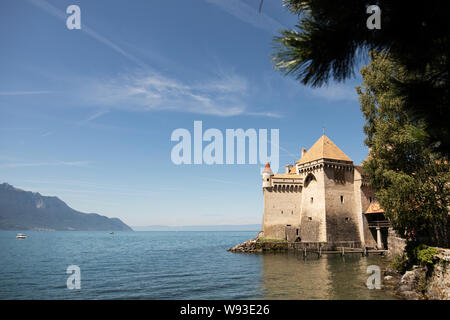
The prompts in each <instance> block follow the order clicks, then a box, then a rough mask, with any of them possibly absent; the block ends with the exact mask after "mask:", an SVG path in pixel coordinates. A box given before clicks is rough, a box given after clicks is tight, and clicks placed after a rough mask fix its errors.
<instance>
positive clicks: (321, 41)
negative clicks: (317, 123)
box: [273, 0, 450, 158]
mask: <svg viewBox="0 0 450 320" xmlns="http://www.w3.org/2000/svg"><path fill="white" fill-rule="evenodd" d="M447 2H448V1H446V0H445V1H444V0H441V1H436V0H429V1H426V2H425V3H424V2H423V1H420V2H419V1H413V0H408V1H406V0H396V1H392V0H376V1H373V0H283V3H284V5H285V6H286V7H287V8H288V9H289V10H290V11H291V12H292V13H294V14H296V15H298V16H299V22H298V24H297V25H296V28H295V29H293V30H282V31H281V35H280V36H279V37H276V38H275V39H274V44H275V50H276V51H275V53H274V54H273V60H274V66H275V68H277V69H280V70H281V71H283V72H284V73H285V74H292V75H294V76H296V78H297V79H298V80H299V81H300V82H301V83H303V84H306V85H312V86H322V85H324V84H327V83H328V81H329V80H330V79H335V80H338V81H344V80H346V79H348V78H350V77H352V76H353V74H354V67H355V66H356V65H357V64H358V63H359V62H360V60H361V59H362V57H364V56H365V55H366V54H367V52H369V51H372V50H374V51H377V52H385V53H386V52H389V54H390V55H391V56H392V58H394V59H396V61H397V62H398V63H399V64H401V65H402V66H404V69H405V70H406V71H407V72H408V73H409V74H410V75H411V76H410V77H408V78H405V79H402V80H401V81H400V80H399V81H397V82H394V83H393V84H392V86H393V88H392V89H393V90H395V91H396V93H397V95H398V96H399V97H401V98H402V99H403V100H404V102H405V103H404V104H403V108H404V110H405V111H406V112H407V113H408V116H409V118H410V119H412V120H421V121H422V127H423V132H424V133H425V134H426V135H425V136H424V138H427V140H428V142H429V143H430V144H431V146H432V147H433V148H434V150H435V151H439V152H441V153H442V155H443V156H445V157H447V158H448V156H449V154H450V130H449V125H448V122H449V120H450V57H449V55H450V19H449V16H448V8H447ZM370 5H378V6H379V8H380V9H381V29H379V30H370V29H368V28H367V26H366V20H367V18H368V17H369V15H368V14H367V11H366V10H367V7H369V6H370Z"/></svg>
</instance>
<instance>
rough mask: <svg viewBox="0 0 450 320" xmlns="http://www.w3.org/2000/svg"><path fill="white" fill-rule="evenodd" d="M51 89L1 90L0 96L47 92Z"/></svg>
mask: <svg viewBox="0 0 450 320" xmlns="http://www.w3.org/2000/svg"><path fill="white" fill-rule="evenodd" d="M47 93H50V91H0V96H23V95H30V94H47Z"/></svg>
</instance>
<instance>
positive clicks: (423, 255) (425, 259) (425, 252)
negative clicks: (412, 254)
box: [416, 244, 438, 265]
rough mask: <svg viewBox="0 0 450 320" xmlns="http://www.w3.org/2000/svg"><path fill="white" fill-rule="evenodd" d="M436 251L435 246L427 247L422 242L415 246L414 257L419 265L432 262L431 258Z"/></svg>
mask: <svg viewBox="0 0 450 320" xmlns="http://www.w3.org/2000/svg"><path fill="white" fill-rule="evenodd" d="M437 253H438V250H437V249H436V248H433V247H428V246H426V245H424V244H421V245H419V246H418V247H417V248H416V257H417V261H418V262H419V264H420V265H427V264H432V263H433V258H434V256H435V255H436V254H437Z"/></svg>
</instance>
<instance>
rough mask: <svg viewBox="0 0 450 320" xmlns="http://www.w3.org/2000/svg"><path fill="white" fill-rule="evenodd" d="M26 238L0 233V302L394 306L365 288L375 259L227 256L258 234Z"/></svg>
mask: <svg viewBox="0 0 450 320" xmlns="http://www.w3.org/2000/svg"><path fill="white" fill-rule="evenodd" d="M24 233H26V234H27V236H28V238H27V239H25V240H20V239H16V237H15V236H16V234H17V232H11V231H1V232H0V255H1V258H0V259H1V260H0V299H395V297H394V296H393V294H392V291H391V290H389V289H381V290H369V289H368V288H367V287H366V284H365V283H366V280H367V277H368V275H366V270H367V266H369V265H378V266H380V267H382V266H384V265H385V264H386V263H387V262H386V260H385V258H383V257H380V256H369V257H361V256H360V255H358V254H355V255H346V256H345V257H340V256H339V255H329V256H326V255H324V256H323V257H322V258H317V256H313V255H312V256H309V257H308V258H307V259H306V260H305V259H303V257H302V255H301V254H286V253H282V254H281V253H279V254H273V253H269V254H237V253H230V252H227V251H226V249H228V248H230V247H232V246H233V245H235V244H237V243H240V242H243V241H245V240H248V239H250V238H253V237H255V236H256V232H206V231H205V232H116V233H115V234H113V235H111V234H109V233H108V232H81V231H75V232H69V231H61V232H58V231H54V232H44V231H28V232H24ZM69 265H77V266H79V267H80V270H81V289H80V290H69V289H67V285H66V281H67V278H68V277H69V276H70V275H69V274H66V269H67V267H68V266H69Z"/></svg>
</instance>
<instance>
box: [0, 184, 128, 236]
mask: <svg viewBox="0 0 450 320" xmlns="http://www.w3.org/2000/svg"><path fill="white" fill-rule="evenodd" d="M0 229H1V230H33V229H34V230H108V231H110V230H111V231H112V230H114V231H120V230H122V231H132V229H131V228H130V227H129V226H127V225H126V224H125V223H123V222H122V221H121V220H120V219H118V218H108V217H105V216H101V215H99V214H96V213H82V212H79V211H76V210H74V209H72V208H70V207H69V206H68V205H67V204H66V203H65V202H64V201H62V200H60V199H59V198H58V197H45V196H42V195H41V194H39V193H36V192H30V191H24V190H21V189H17V188H14V187H13V186H11V185H10V184H8V183H3V184H0Z"/></svg>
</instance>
